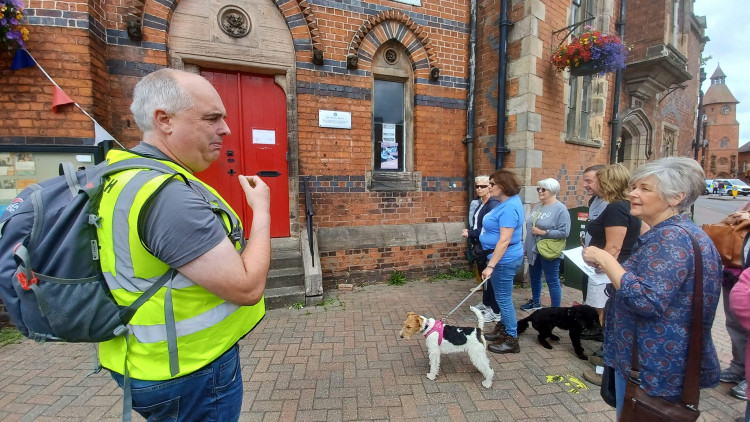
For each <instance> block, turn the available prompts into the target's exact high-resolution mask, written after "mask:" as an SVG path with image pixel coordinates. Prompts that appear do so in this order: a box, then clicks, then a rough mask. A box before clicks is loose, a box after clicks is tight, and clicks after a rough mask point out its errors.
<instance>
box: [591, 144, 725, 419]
mask: <svg viewBox="0 0 750 422" xmlns="http://www.w3.org/2000/svg"><path fill="white" fill-rule="evenodd" d="M704 179H705V177H704V173H703V170H702V169H701V168H700V166H699V165H698V164H697V163H696V162H695V161H694V160H691V159H688V158H674V157H669V158H663V159H661V160H657V161H654V162H651V163H647V164H644V165H642V166H640V167H638V168H637V169H636V170H635V171H634V172H633V174H632V176H631V178H630V184H631V188H632V190H631V192H630V212H631V214H633V215H634V216H636V217H639V218H641V219H642V220H643V222H644V223H646V224H648V225H649V226H650V227H651V229H650V230H649V231H647V232H646V233H644V234H643V235H641V237H640V238H639V239H638V241H637V242H636V245H635V247H634V249H633V254H632V255H631V256H630V258H629V259H628V260H627V261H625V262H624V263H623V264H622V265H620V264H619V263H618V262H617V260H616V259H615V258H614V257H613V256H612V255H611V254H609V253H607V252H606V251H603V250H602V249H599V248H596V247H593V246H591V247H588V248H586V249H585V250H584V253H583V256H584V259H585V260H586V261H587V262H589V263H590V264H591V265H594V266H595V267H598V268H600V269H601V270H603V271H604V272H605V273H606V274H607V276H608V277H609V278H610V280H611V281H612V286H613V288H614V289H610V291H611V292H612V293H613V295H612V298H611V299H612V300H610V301H609V302H608V304H607V311H606V323H605V326H604V328H605V331H604V363H605V365H608V366H611V367H613V368H615V372H616V375H615V392H616V398H617V415H618V417H619V415H620V410H621V409H622V404H623V399H624V397H625V386H626V376H629V374H630V366H631V357H632V349H633V338H634V337H635V338H636V339H637V343H638V362H639V364H640V371H641V372H640V378H641V388H642V389H643V390H644V391H645V392H646V393H648V394H649V395H652V396H658V397H662V398H664V399H667V400H670V401H678V400H679V398H680V395H681V394H682V387H683V382H684V376H685V370H686V362H687V350H688V343H689V338H690V322H691V318H692V315H691V313H692V312H691V307H692V295H693V284H694V283H693V281H694V271H695V264H694V256H695V254H694V251H693V243H692V241H691V239H690V236H689V235H688V233H687V232H690V233H691V234H692V235H693V236H695V237H696V238H697V239H698V243H699V244H700V247H701V253H702V256H703V263H702V265H703V316H702V317H703V327H704V329H703V348H702V352H703V356H702V361H701V376H700V386H701V388H710V387H714V386H716V384H718V381H719V372H720V368H719V360H718V357H717V356H716V350H715V349H714V345H713V341H712V339H711V326H712V325H713V321H714V315H715V314H716V307H717V305H718V301H719V293H720V291H721V260H720V258H719V254H718V252H717V251H716V248H715V247H714V245H713V242H711V239H710V238H709V237H708V236H707V235H706V234H705V233H704V232H703V231H702V230H701V229H699V228H698V227H697V226H696V225H695V224H694V223H693V222H692V221H691V220H690V217H689V216H688V215H684V214H683V213H684V212H685V211H687V210H688V209H689V208H690V206H691V205H692V204H693V202H695V200H696V199H697V198H698V196H699V195H700V194H701V193H702V192H703V189H704V188H705V186H704V183H705V182H704ZM698 265H701V264H700V263H699V264H698Z"/></svg>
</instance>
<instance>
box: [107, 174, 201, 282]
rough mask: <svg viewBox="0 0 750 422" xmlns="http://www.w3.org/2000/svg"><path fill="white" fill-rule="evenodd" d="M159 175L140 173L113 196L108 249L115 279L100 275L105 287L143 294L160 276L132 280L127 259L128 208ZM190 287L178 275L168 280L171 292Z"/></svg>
mask: <svg viewBox="0 0 750 422" xmlns="http://www.w3.org/2000/svg"><path fill="white" fill-rule="evenodd" d="M163 175H164V173H162V172H160V171H153V170H151V171H141V172H139V173H138V174H136V175H135V176H133V178H132V179H131V180H130V181H128V183H127V184H126V185H125V187H124V188H123V189H122V191H121V192H120V195H119V196H118V197H117V202H116V203H115V208H114V215H113V216H112V227H113V232H112V243H113V244H112V247H113V248H114V254H115V268H116V270H117V274H118V276H117V277H113V276H112V274H111V273H105V274H104V277H105V279H106V280H107V285H109V287H110V289H112V290H115V289H118V288H123V289H125V290H127V291H129V292H143V291H146V290H148V288H149V287H151V285H152V284H154V282H155V281H156V280H158V279H159V277H160V275H157V276H155V277H152V278H149V279H143V278H138V277H135V275H134V273H135V271H134V270H133V260H132V258H131V257H130V241H129V237H128V233H129V231H130V222H129V220H128V216H129V214H130V209H131V208H132V206H133V202H134V201H135V197H136V195H137V194H138V192H139V191H140V190H141V189H142V188H143V186H144V185H145V184H146V183H147V182H149V181H150V180H151V179H153V178H154V177H158V176H163ZM193 285H195V283H193V282H192V281H191V280H190V279H189V278H187V277H185V276H183V275H181V274H178V276H177V277H175V279H174V280H172V288H174V289H184V288H186V287H190V286H193Z"/></svg>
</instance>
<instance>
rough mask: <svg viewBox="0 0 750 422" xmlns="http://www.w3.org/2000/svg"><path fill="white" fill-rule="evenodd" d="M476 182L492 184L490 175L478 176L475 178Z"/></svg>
mask: <svg viewBox="0 0 750 422" xmlns="http://www.w3.org/2000/svg"><path fill="white" fill-rule="evenodd" d="M474 183H476V184H480V183H481V184H485V185H489V184H490V176H487V175H481V176H477V177H475V178H474Z"/></svg>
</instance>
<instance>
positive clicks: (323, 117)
mask: <svg viewBox="0 0 750 422" xmlns="http://www.w3.org/2000/svg"><path fill="white" fill-rule="evenodd" d="M318 126H319V127H332V128H337V129H351V128H352V113H350V112H348V111H331V110H318Z"/></svg>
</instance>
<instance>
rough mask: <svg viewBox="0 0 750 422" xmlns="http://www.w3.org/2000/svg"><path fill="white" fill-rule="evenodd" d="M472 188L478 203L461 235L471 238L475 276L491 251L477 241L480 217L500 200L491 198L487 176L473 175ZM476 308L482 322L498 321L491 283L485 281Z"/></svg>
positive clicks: (483, 266) (498, 308)
mask: <svg viewBox="0 0 750 422" xmlns="http://www.w3.org/2000/svg"><path fill="white" fill-rule="evenodd" d="M474 190H475V192H476V193H477V196H478V197H479V205H478V206H477V208H476V210H474V212H472V213H471V218H470V219H469V228H468V229H464V231H463V233H462V235H463V237H465V238H468V239H469V240H471V250H472V252H473V254H474V262H475V263H476V264H477V276H478V277H479V276H480V275H481V274H482V271H484V269H485V268H486V267H487V255H489V254H490V253H491V251H485V250H484V249H483V248H482V244H481V243H480V242H479V233H481V232H482V219H484V216H485V215H487V213H488V212H490V211H491V210H492V209H493V208H495V206H496V205H497V204H499V203H500V201H498V200H497V199H496V198H493V197H492V194H490V177H489V176H477V177H475V178H474ZM476 308H477V309H479V310H480V311H481V312H482V315H483V316H484V322H497V321H500V307H499V306H497V301H496V300H495V291H494V290H492V283H485V286H484V293H483V295H482V302H481V303H480V304H479V305H477V306H476Z"/></svg>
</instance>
